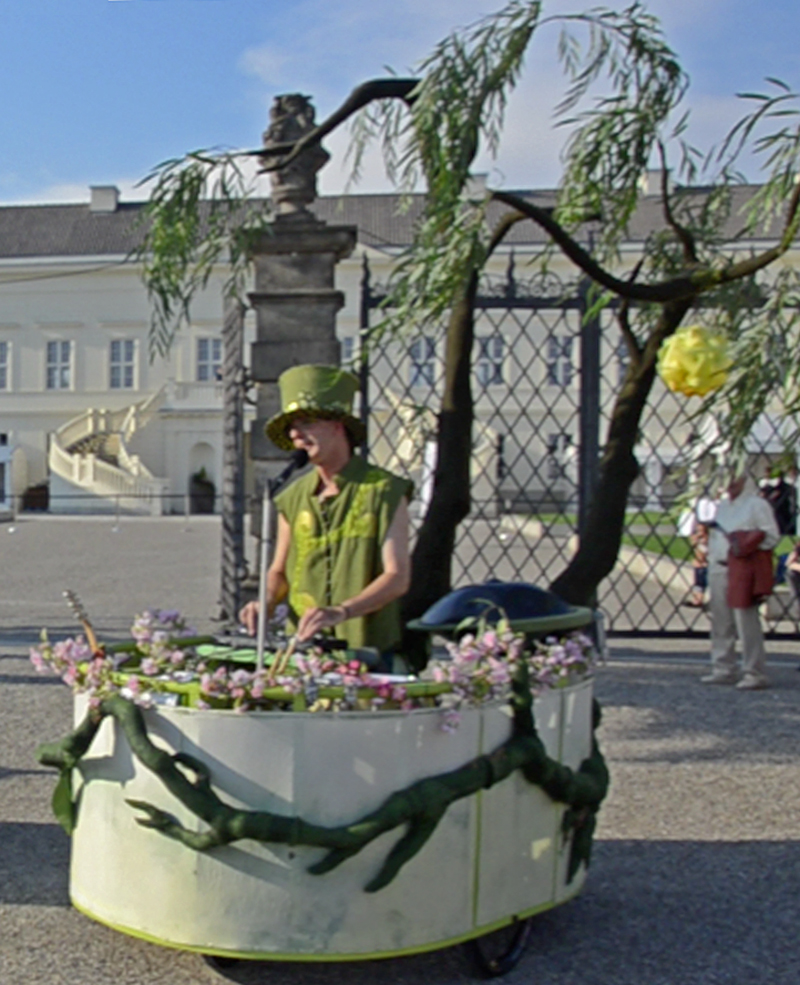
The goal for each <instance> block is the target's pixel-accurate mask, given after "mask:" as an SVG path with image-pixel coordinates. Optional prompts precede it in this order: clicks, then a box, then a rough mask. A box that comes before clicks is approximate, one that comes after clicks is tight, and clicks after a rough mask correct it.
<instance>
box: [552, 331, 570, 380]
mask: <svg viewBox="0 0 800 985" xmlns="http://www.w3.org/2000/svg"><path fill="white" fill-rule="evenodd" d="M547 383H548V385H549V386H569V385H570V383H572V337H571V336H569V335H551V336H550V338H549V339H548V340H547Z"/></svg>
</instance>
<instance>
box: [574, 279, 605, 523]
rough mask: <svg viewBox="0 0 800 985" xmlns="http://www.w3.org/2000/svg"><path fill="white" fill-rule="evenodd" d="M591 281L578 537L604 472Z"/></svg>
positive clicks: (583, 290) (584, 303)
mask: <svg viewBox="0 0 800 985" xmlns="http://www.w3.org/2000/svg"><path fill="white" fill-rule="evenodd" d="M589 291H590V285H589V283H588V281H582V282H581V285H580V288H579V298H580V307H579V311H580V315H581V329H580V367H581V396H580V412H579V432H580V444H579V447H578V535H579V536H582V535H583V532H584V530H585V528H586V519H587V517H588V514H589V507H590V505H591V502H592V498H593V497H594V491H595V488H596V487H597V480H598V475H599V470H600V317H599V315H593V316H592V317H591V318H587V317H586V312H587V311H588V309H589Z"/></svg>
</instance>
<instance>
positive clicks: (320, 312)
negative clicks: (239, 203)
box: [249, 213, 356, 462]
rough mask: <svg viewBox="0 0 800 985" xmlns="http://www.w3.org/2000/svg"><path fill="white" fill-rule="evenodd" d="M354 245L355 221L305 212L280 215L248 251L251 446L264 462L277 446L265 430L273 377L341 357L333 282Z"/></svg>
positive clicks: (276, 404)
mask: <svg viewBox="0 0 800 985" xmlns="http://www.w3.org/2000/svg"><path fill="white" fill-rule="evenodd" d="M355 245H356V228H355V227H354V226H327V225H326V224H325V223H323V222H317V221H316V220H315V219H314V217H313V216H312V215H310V214H309V213H305V214H300V215H291V216H285V217H284V216H278V217H277V218H276V220H275V225H274V235H269V236H263V237H262V238H261V239H260V241H259V242H258V243H257V244H256V247H255V251H254V267H255V290H254V291H252V292H251V294H250V295H249V297H250V303H251V305H252V306H253V309H254V310H255V312H256V341H255V343H254V344H253V349H252V358H251V372H252V375H253V379H255V380H256V381H257V382H258V383H259V387H258V416H257V419H256V421H255V422H254V424H253V427H252V432H251V437H250V454H251V456H252V457H253V458H254V459H257V460H261V461H265V462H268V461H270V460H275V459H281V458H283V457H284V456H283V454H282V453H281V452H279V451H278V449H277V448H275V446H274V445H273V444H272V442H270V441H269V439H268V438H267V437H266V435H265V434H264V426H265V424H266V422H267V421H268V420H269V418H270V417H272V416H273V415H274V414H276V413H278V411H279V410H280V399H279V395H278V387H277V379H278V377H279V376H280V375H281V373H282V372H283V371H284V370H286V369H289V368H290V367H291V366H297V365H300V364H301V363H323V364H329V365H338V364H339V343H338V342H337V340H336V314H337V312H338V311H339V309H340V308H341V307H342V305H343V304H344V295H343V294H342V292H341V291H337V290H336V289H335V287H334V282H335V268H336V263H337V262H338V261H339V260H341V259H342V258H343V257H346V256H349V254H350V253H351V252H352V251H353V249H354V248H355Z"/></svg>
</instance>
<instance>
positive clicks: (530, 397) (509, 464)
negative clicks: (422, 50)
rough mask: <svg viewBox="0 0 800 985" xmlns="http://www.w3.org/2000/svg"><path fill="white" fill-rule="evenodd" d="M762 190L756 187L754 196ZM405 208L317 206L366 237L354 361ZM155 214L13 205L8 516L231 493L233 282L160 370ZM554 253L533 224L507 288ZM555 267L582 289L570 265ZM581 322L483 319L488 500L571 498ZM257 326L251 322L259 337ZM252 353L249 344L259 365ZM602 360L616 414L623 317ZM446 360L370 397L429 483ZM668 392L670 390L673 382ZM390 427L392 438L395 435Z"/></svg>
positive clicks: (2, 395) (632, 248)
mask: <svg viewBox="0 0 800 985" xmlns="http://www.w3.org/2000/svg"><path fill="white" fill-rule="evenodd" d="M751 193H752V189H747V188H743V189H741V190H740V191H738V192H737V195H740V196H742V197H743V198H744V197H746V196H748V195H749V194H751ZM525 194H526V195H528V196H530V197H531V198H532V199H534V200H536V201H537V202H538V203H540V204H545V205H546V204H549V203H550V202H552V199H553V193H552V192H529V193H525ZM398 202H399V200H398V197H397V196H395V195H348V196H337V197H331V198H324V199H320V200H318V202H317V203H316V204H315V207H314V211H315V212H316V214H317V215H318V216H319V217H320V218H321V219H324V220H325V221H327V222H328V223H329V224H331V225H354V226H356V227H357V228H358V247H357V249H356V251H355V252H354V253H353V255H352V256H351V257H350V258H348V259H347V260H344V261H342V262H341V263H340V264H339V266H338V268H337V284H336V286H337V288H339V289H340V290H342V291H343V292H344V295H345V299H346V301H345V307H344V308H343V309H342V311H341V312H340V313H339V316H338V322H337V324H338V328H337V331H338V333H339V337H340V340H341V342H342V355H343V361H344V362H348V361H349V360H350V359H352V358H354V357H355V355H356V353H357V348H358V339H359V330H360V325H361V280H362V273H363V272H362V265H363V262H364V258H365V257H366V259H367V260H368V262H369V266H370V271H371V277H372V279H373V282H375V283H385V282H386V280H387V279H388V276H389V274H390V272H391V270H392V267H393V265H394V263H395V260H396V257H397V256H398V254H399V253H400V252H401V250H402V249H403V248H404V247H405V246H406V245H407V244H408V243H409V242H410V240H411V232H412V229H413V224H414V222H415V220H416V218H417V216H418V215H419V211H420V208H421V200H417V201H416V202H414V203H413V205H412V208H411V209H410V210H408V211H405V212H401V211H400V210H399V209H398ZM141 207H142V203H126V202H120V201H119V196H118V193H117V190H116V189H115V188H113V187H98V188H92V189H91V200H90V202H89V204H76V205H41V206H8V207H3V208H0V497H2V498H0V509H2V508H3V506H4V505H5V506H7V505H8V504H9V503H10V501H11V499H12V497H13V498H14V500H15V502H16V503H19V502H20V501H21V498H22V497H23V496H24V497H26V499H25V501H26V502H27V503H28V504H29V505H30V504H35V502H36V496H37V491H41V488H42V486H43V484H45V483H46V484H48V486H49V496H50V509H51V510H57V511H62V512H75V511H80V510H92V511H95V510H99V509H108V510H110V509H116V508H121V509H129V510H138V511H146V512H156V513H158V512H183V511H184V509H186V496H187V492H188V490H189V484H190V478H191V477H192V476H193V475H196V474H198V473H202V474H204V475H205V476H207V477H208V478H209V479H210V480H211V481H212V482H214V483H215V485H216V488H217V489H219V487H220V479H221V462H222V414H221V411H222V393H221V387H220V385H219V382H218V375H219V368H220V362H221V326H222V296H221V285H222V279H223V278H222V274H221V273H220V274H219V275H218V276H216V277H214V278H212V280H211V282H210V284H209V287H208V289H207V290H206V291H205V292H204V293H203V294H202V295H200V296H198V297H197V299H196V301H195V303H194V305H193V308H192V313H191V314H192V321H191V325H190V326H189V327H188V328H186V329H184V330H182V332H181V333H180V334H179V336H178V338H177V340H176V343H175V345H174V347H173V349H172V351H171V353H170V355H169V357H168V358H167V359H166V360H163V359H161V358H158V357H157V358H156V359H155V360H154V361H152V362H151V361H150V358H149V353H148V326H149V322H150V306H149V302H148V298H147V295H146V292H145V289H144V287H143V285H142V282H141V279H140V269H139V266H138V264H137V263H135V262H132V261H129V260H128V259H127V257H128V255H129V253H130V251H131V249H132V248H133V247H134V246H135V244H136V241H137V227H136V221H137V218H138V216H139V214H140V211H141ZM733 215H734V217H735V215H736V210H735V209H734V210H733ZM660 223H661V208H660V204H659V202H658V199H657V198H656V197H655V196H646V197H645V198H644V199H643V200H642V203H641V206H640V209H639V211H638V213H637V215H636V217H635V220H634V222H633V224H632V234H631V242H630V243H629V244H627V246H626V249H625V251H624V253H625V254H627V255H628V256H629V257H630V258H631V260H633V258H635V257H636V256H637V255H638V253H639V251H640V250H641V246H642V242H643V240H644V238H645V236H646V235H647V234H648V233H649V232H650V231H651V230H652V229H653V228H655V227H656V226H658V225H660ZM543 245H544V236H543V234H542V233H541V232H540V230H539V229H538V228H537V227H536V226H534V224H533V223H530V222H528V223H520V224H519V225H518V226H516V227H515V228H514V229H513V230H512V232H511V234H510V235H509V237H508V239H507V241H506V243H504V246H503V248H502V249H501V250H499V251H498V253H497V255H496V256H495V257H494V259H493V260H492V262H491V264H490V268H489V271H488V273H489V275H490V278H491V279H493V280H494V281H495V282H498V283H499V282H501V281H502V280H503V279H504V278H506V277H507V274H508V267H509V259H510V255H511V252H512V251H513V265H514V270H515V277H516V281H517V282H518V283H521V282H524V281H525V280H526V279H527V278H528V277H530V276H531V273H530V271H529V269H528V268H527V261H528V260H530V259H531V258H534V257H536V256H537V255H538V254H539V253H540V251H541V250H542V247H543ZM754 245H756V246H758V247H760V248H761V247H763V246H765V245H767V241H766V240H765V241H764V242H763V243H754ZM794 259H796V258H794V257H792V258H790V260H789V261H788V262H793V261H794ZM554 269H555V270H556V272H557V273H559V274H560V275H561V276H562V277H564V278H565V279H574V278H575V271H574V269H572V268H571V267H570V266H569V265H568V264H566V262H564V261H557V262H556V264H555V266H554ZM375 317H377V316H375ZM578 325H579V315H578V314H577V313H576V312H574V311H572V312H569V313H568V314H564V312H558V311H555V310H553V311H549V312H542V313H540V316H539V318H538V319H537V321H536V328H535V330H531V331H521V330H520V326H519V323H518V322H515V320H514V318H513V317H508V318H504V317H499V316H498V317H494V316H492V315H491V314H490V313H486V314H484V315H481V316H480V317H479V319H478V322H477V331H476V334H477V336H478V352H477V354H476V359H475V381H476V387H475V393H476V415H477V419H478V427H477V428H476V472H480V475H481V480H480V482H479V483H478V488H476V490H475V495H476V498H478V499H481V498H483V499H486V500H489V499H491V498H493V497H494V498H497V499H499V500H500V501H501V502H505V505H506V507H507V508H508V507H511V508H514V506H517V507H519V508H524V507H525V505H526V499H527V501H529V502H541V501H544V500H546V499H547V497H548V496H550V497H551V498H553V497H555V498H558V497H562V498H564V499H568V498H569V497H570V495H571V491H572V490H574V485H575V472H576V453H575V449H576V445H577V441H578V435H577V433H576V425H575V421H576V418H575V413H576V406H577V402H578V396H579V375H580V374H579V372H578V365H579V364H578V358H579V357H578V353H577V351H576V345H577V343H576V342H575V341H574V339H575V335H576V332H577V329H578ZM253 331H254V330H253V326H252V325H251V324H250V322H249V321H248V323H247V329H246V333H247V339H248V341H250V340H252V338H253ZM248 351H249V346H248V345H246V346H245V357H246V358H247V355H248ZM601 360H602V362H603V363H604V364H605V367H606V368H605V371H604V378H603V386H602V391H601V399H602V402H603V405H604V406H606V407H607V406H608V404H609V401H610V399H611V397H612V395H613V393H614V391H615V389H616V387H617V386H618V383H619V381H620V378H621V373H622V372H623V370H624V366H625V360H626V354H625V350H624V347H622V346H621V345H620V337H619V334H618V331H617V329H616V327H615V326H614V324H613V321H612V320H610V319H607V321H606V322H604V329H603V336H602V352H601ZM442 365H443V347H442V344H441V341H440V340H438V339H437V338H436V337H435V336H434V335H425V336H419V335H417V336H415V335H414V334H413V333H411V334H410V335H409V337H408V338H407V339H404V340H401V341H398V342H396V343H394V344H393V347H392V348H390V350H389V351H388V353H387V354H386V355H385V356H384V357H383V359H382V360H381V361H380V362H379V363H378V364H377V365H376V367H375V370H374V375H375V379H374V383H373V385H372V388H371V390H372V400H371V410H372V415H373V421H374V423H375V428H373V432H374V435H375V440H374V442H373V448H372V454H373V455H374V456H375V457H377V458H379V459H380V460H383V461H386V462H387V463H389V464H394V465H395V467H396V466H397V465H398V463H399V462H401V461H402V463H403V464H405V465H406V466H407V467H409V468H411V470H412V471H416V473H417V478H418V481H419V482H420V484H421V485H422V486H424V482H425V475H426V469H427V470H428V471H429V469H430V465H431V461H430V447H429V440H428V439H429V434H430V430H431V428H432V426H433V421H434V416H433V415H434V414H435V412H436V410H437V407H436V406H435V402H434V400H433V393H434V383H435V381H436V379H437V378H438V376H439V375H440V373H441V370H442ZM656 387H657V391H656V394H655V395H656V396H659V393H658V387H660V384H659V383H658V382H657V384H656ZM660 395H661V396H663V394H660ZM661 406H662V413H661V416H660V418H659V420H658V421H656V422H654V423H651V424H650V425H648V431H647V433H646V434H645V436H644V437H645V441H644V444H643V447H644V448H645V450H646V449H647V448H650V449H652V450H653V454H652V455H650V456H649V458H650V459H651V460H648V461H646V462H645V466H646V470H647V473H648V476H649V478H650V488H653V487H654V485H655V486H656V487H657V486H658V484H659V483H660V482H666V479H667V472H668V468H669V462H670V461H671V459H672V458H677V457H678V456H679V454H680V452H681V450H682V448H683V447H684V446H685V445H686V443H687V441H688V440H689V436H690V432H691V425H690V424H689V423H687V422H686V421H685V420H684V419H683V416H682V410H683V399H682V398H681V399H680V400H676V399H675V398H672V397H671V396H667V397H666V399H665V402H664V403H663V404H662V405H661ZM380 425H384V426H386V427H387V428H388V431H387V433H386V435H384V436H383V437H381V436H380V435H379V433H378V428H379V426H380ZM426 445H427V446H428V447H427V450H426ZM645 457H646V458H647V455H645ZM665 463H666V464H665ZM656 473H658V474H656ZM37 487H38V489H37Z"/></svg>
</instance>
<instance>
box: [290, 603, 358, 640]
mask: <svg viewBox="0 0 800 985" xmlns="http://www.w3.org/2000/svg"><path fill="white" fill-rule="evenodd" d="M347 618H348V614H347V609H346V608H345V607H344V606H343V605H331V606H328V607H325V608H322V607H321V606H316V607H315V608H313V609H306V611H305V612H304V613H303V615H302V616H301V617H300V622H299V623H298V624H297V638H298V640H300V642H301V643H303V642H304V641H305V640H310V639H311V637H312V636H316V634H317V633H318V632H320V630H323V629H328V628H329V627H331V626H338V625H339V623H341V622H344V621H345V620H346V619H347Z"/></svg>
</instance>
